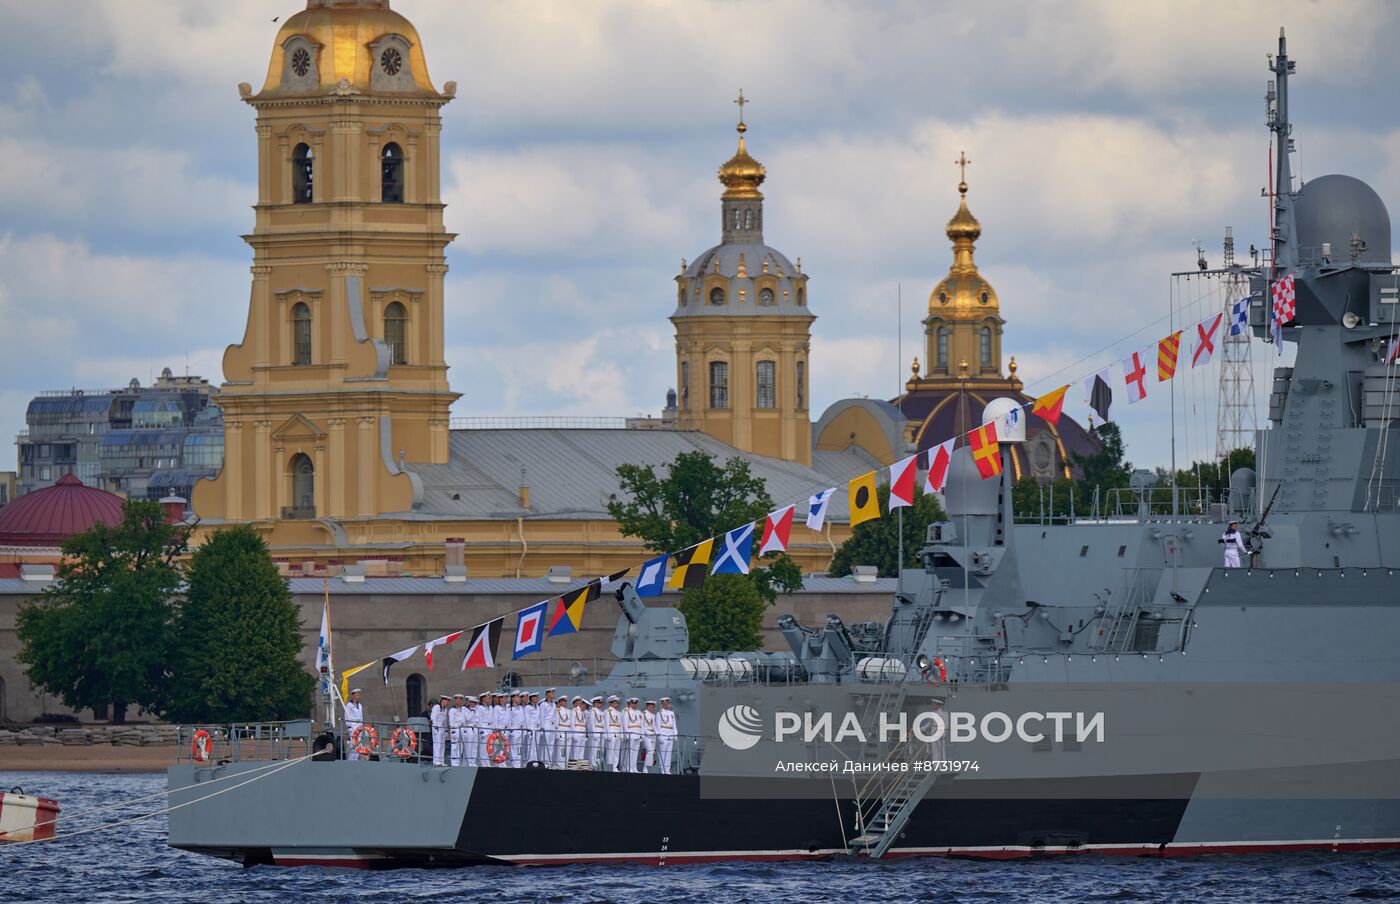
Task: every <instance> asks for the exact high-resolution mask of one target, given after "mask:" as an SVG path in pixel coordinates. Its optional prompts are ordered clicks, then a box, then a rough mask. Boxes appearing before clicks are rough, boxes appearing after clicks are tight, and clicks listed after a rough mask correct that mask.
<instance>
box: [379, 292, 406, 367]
mask: <svg viewBox="0 0 1400 904" xmlns="http://www.w3.org/2000/svg"><path fill="white" fill-rule="evenodd" d="M406 318H407V315H406V314H405V313H404V309H403V305H401V304H399V303H398V302H397V301H396V302H394V303H393V304H391V305H389V306H388V307H387V308H385V309H384V342H385V343H386V344H387V345H388V346H389V363H390V364H407V363H408V357H407V354H408V352H407V350H406V349H405V347H404V323H405V321H406Z"/></svg>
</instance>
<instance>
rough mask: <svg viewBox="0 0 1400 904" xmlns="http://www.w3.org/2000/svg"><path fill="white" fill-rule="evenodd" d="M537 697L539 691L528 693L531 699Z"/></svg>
mask: <svg viewBox="0 0 1400 904" xmlns="http://www.w3.org/2000/svg"><path fill="white" fill-rule="evenodd" d="M539 695H540V692H539V691H530V696H531V697H538V696H539Z"/></svg>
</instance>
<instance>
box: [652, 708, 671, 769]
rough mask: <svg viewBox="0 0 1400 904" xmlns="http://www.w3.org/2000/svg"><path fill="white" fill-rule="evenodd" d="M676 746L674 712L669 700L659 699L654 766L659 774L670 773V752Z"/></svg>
mask: <svg viewBox="0 0 1400 904" xmlns="http://www.w3.org/2000/svg"><path fill="white" fill-rule="evenodd" d="M675 745H676V712H675V710H673V709H671V698H670V697H662V698H661V710H660V711H659V712H658V713H657V714H656V765H657V766H659V767H660V771H661V772H666V773H669V772H670V771H671V751H672V749H673V748H674V747H675Z"/></svg>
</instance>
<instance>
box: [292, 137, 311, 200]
mask: <svg viewBox="0 0 1400 904" xmlns="http://www.w3.org/2000/svg"><path fill="white" fill-rule="evenodd" d="M314 163H315V161H313V160H312V159H311V147H310V146H309V145H307V144H305V143H302V144H299V145H297V146H296V149H295V150H294V151H292V203H293V204H310V203H311V183H312V181H313V178H312V176H313V175H314V174H313V170H314V169H315V167H314Z"/></svg>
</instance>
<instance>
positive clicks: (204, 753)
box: [190, 728, 214, 763]
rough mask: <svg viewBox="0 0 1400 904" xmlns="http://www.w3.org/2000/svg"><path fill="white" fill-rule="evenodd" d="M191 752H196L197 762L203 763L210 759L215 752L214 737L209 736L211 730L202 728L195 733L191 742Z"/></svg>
mask: <svg viewBox="0 0 1400 904" xmlns="http://www.w3.org/2000/svg"><path fill="white" fill-rule="evenodd" d="M190 752H191V753H193V754H194V758H195V761H196V762H199V763H203V762H205V761H206V760H208V759H209V757H210V756H211V755H212V754H213V752H214V739H213V738H211V737H209V732H207V731H205V730H204V729H202V728H201V729H200V730H199V731H196V732H195V733H194V740H193V741H191V742H190Z"/></svg>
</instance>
